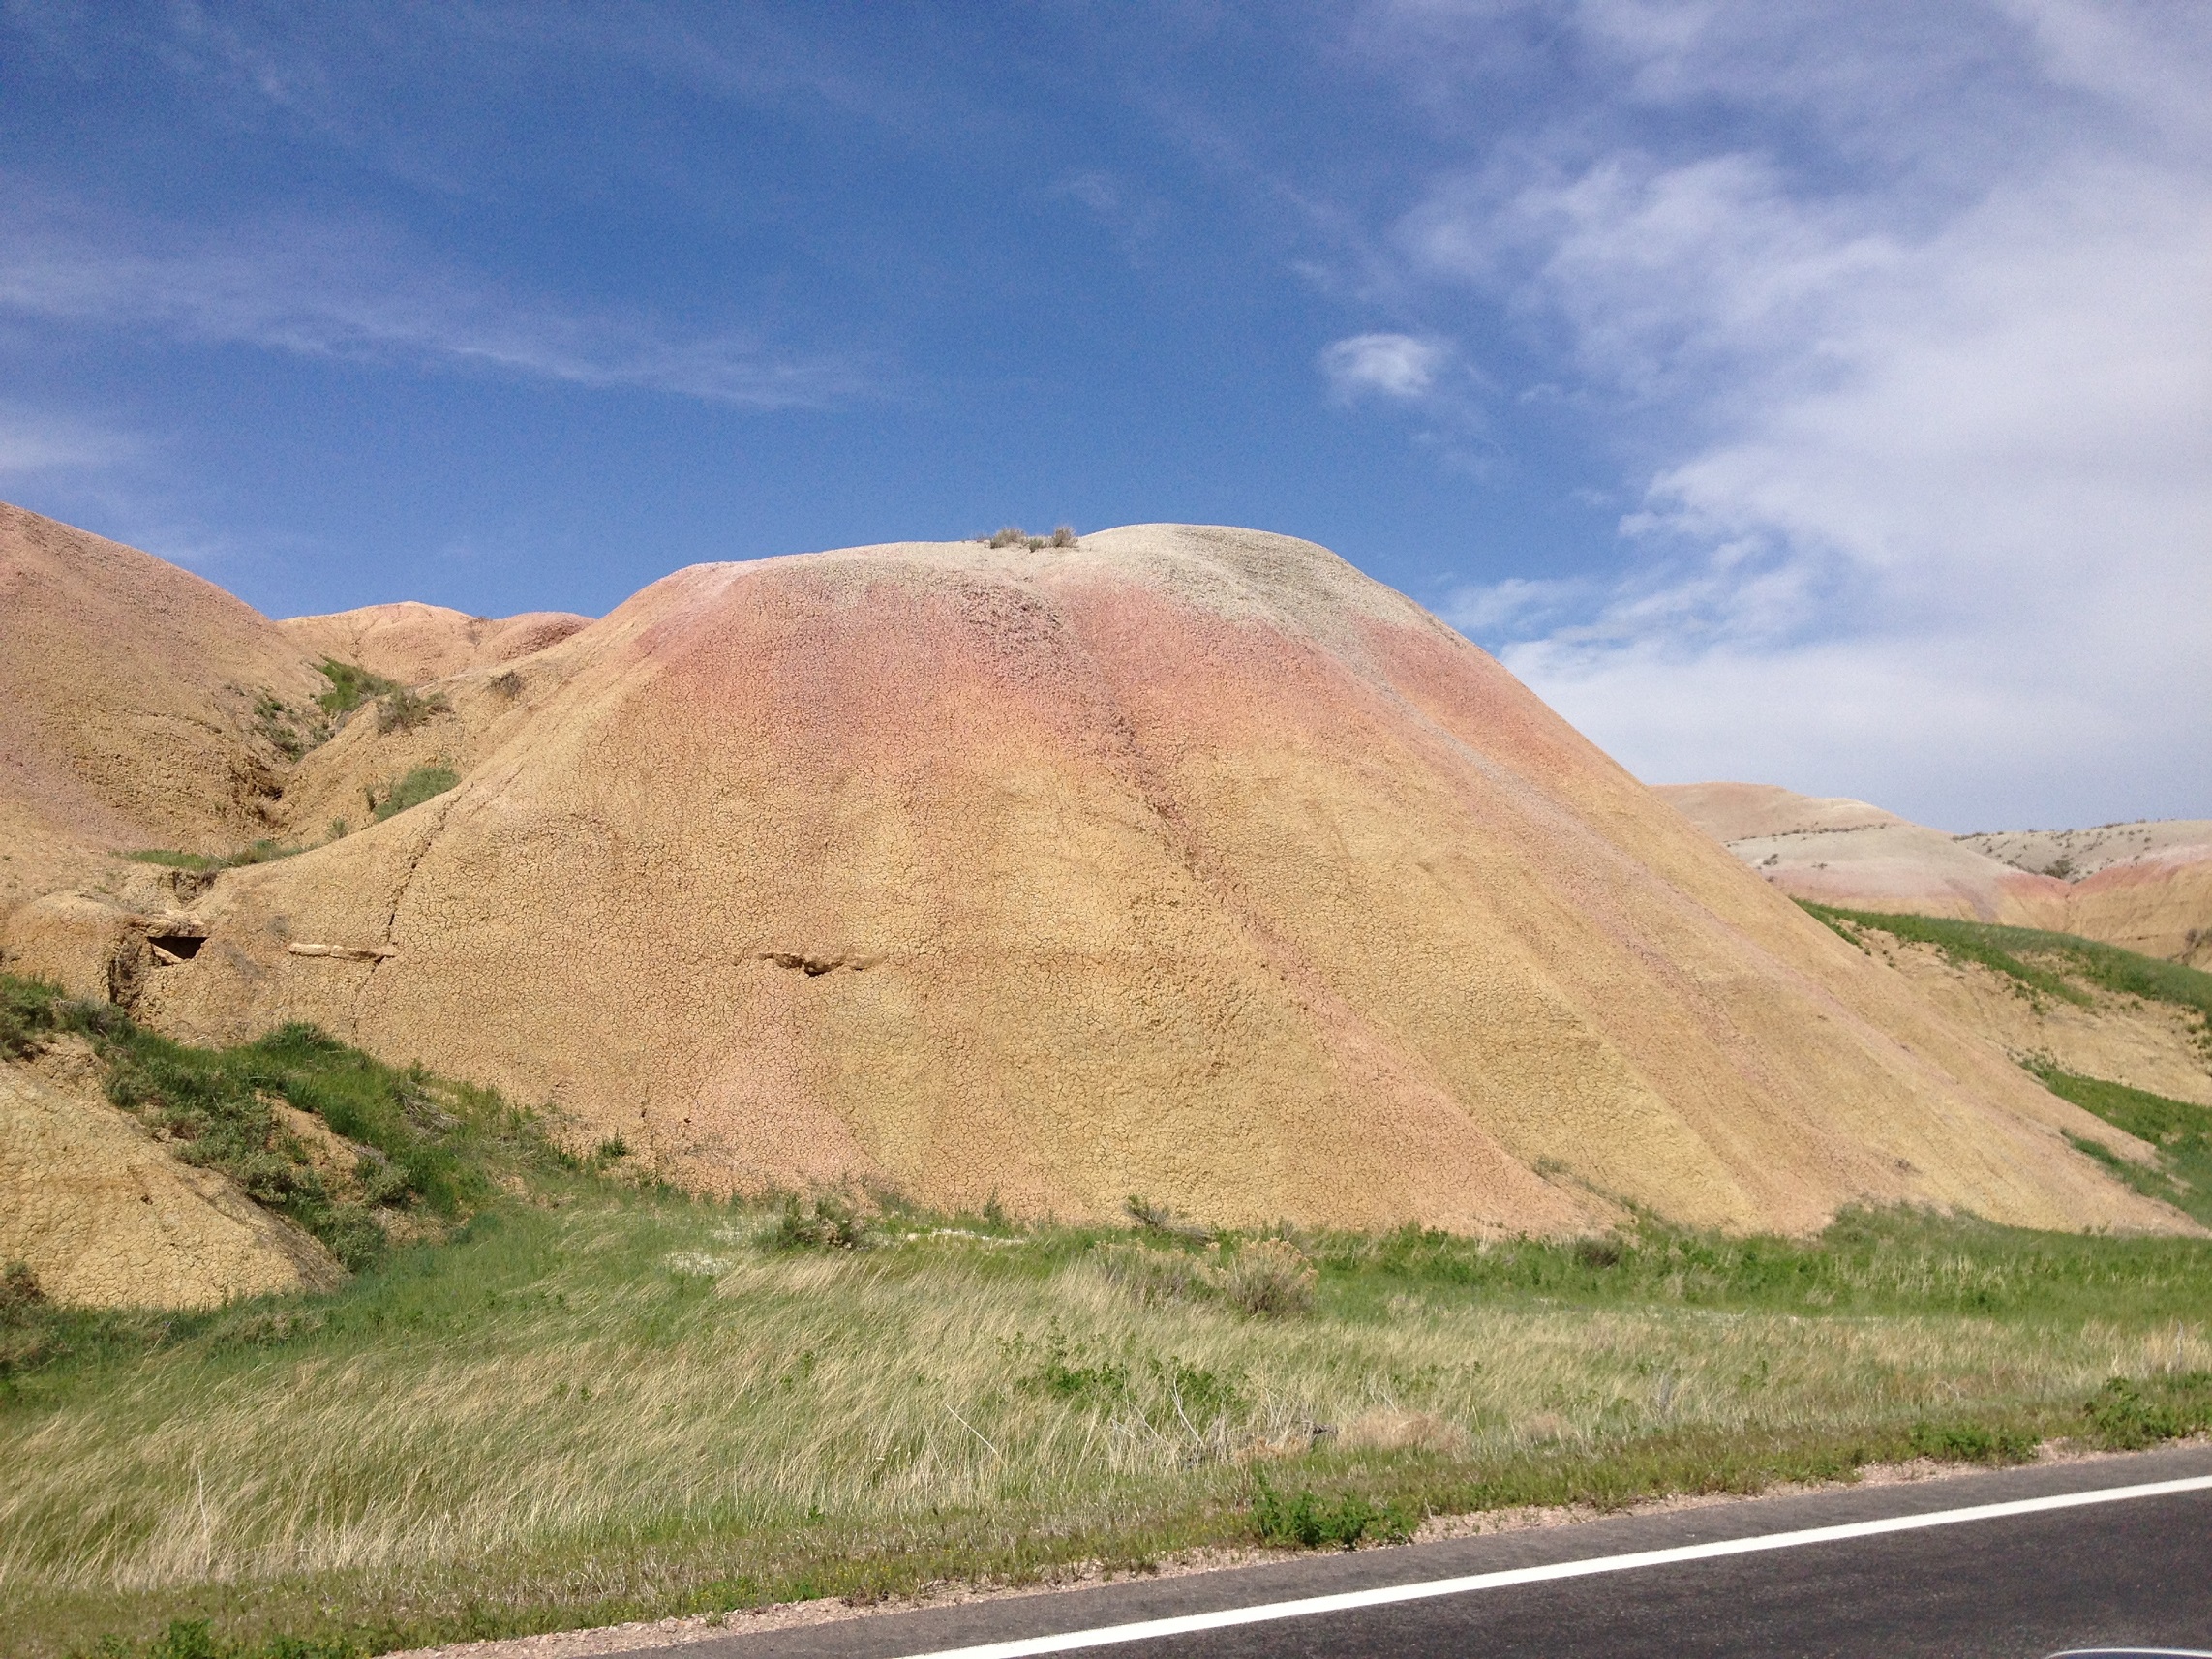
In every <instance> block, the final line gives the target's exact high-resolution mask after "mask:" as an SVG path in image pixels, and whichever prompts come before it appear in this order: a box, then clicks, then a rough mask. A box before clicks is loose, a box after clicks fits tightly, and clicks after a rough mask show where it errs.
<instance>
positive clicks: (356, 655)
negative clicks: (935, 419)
mask: <svg viewBox="0 0 2212 1659" xmlns="http://www.w3.org/2000/svg"><path fill="white" fill-rule="evenodd" d="M590 625H591V618H589V617H576V616H571V615H569V614H568V613H567V612H565V611H530V612H526V613H525V614H524V615H522V616H519V617H500V618H492V617H471V616H469V615H468V614H466V613H465V612H461V611H454V610H448V609H447V608H446V607H445V606H443V605H424V604H420V603H417V602H416V601H414V600H411V599H409V600H406V601H403V602H401V603H399V604H396V605H367V606H363V607H362V608H361V609H360V610H358V611H340V612H337V613H335V614H333V615H331V616H327V617H294V618H291V619H290V620H288V621H286V622H283V623H280V624H279V626H281V627H282V628H283V629H284V631H285V633H286V635H287V636H288V638H289V639H291V640H292V641H293V643H294V644H296V645H297V646H298V648H299V649H301V650H302V651H304V652H305V653H306V654H307V655H308V656H309V657H310V658H312V659H314V660H316V661H320V660H321V659H322V658H324V657H333V658H335V659H337V660H338V661H340V662H349V663H352V664H354V665H355V666H356V667H360V668H365V669H367V670H368V671H369V672H370V673H371V674H379V675H382V676H383V677H384V678H385V679H395V680H398V681H399V682H400V683H401V684H402V685H419V684H421V683H422V682H424V681H425V680H431V679H445V678H446V677H447V676H448V675H455V674H466V673H467V672H468V671H469V670H470V669H473V668H494V667H499V666H500V665H503V664H506V663H510V662H513V661H514V660H516V659H517V658H518V657H525V656H529V655H530V653H531V652H533V651H540V650H543V649H545V648H546V647H548V646H553V645H559V644H560V643H561V641H562V640H564V639H566V638H568V636H569V635H571V634H573V633H575V632H576V631H577V630H578V629H580V628H586V627H589V626H590Z"/></svg>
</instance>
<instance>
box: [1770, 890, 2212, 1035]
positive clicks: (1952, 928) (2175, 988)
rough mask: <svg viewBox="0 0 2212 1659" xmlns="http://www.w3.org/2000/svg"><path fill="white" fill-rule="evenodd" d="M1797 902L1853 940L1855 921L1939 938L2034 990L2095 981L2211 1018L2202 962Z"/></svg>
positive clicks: (1974, 924) (2042, 934) (2081, 996)
mask: <svg viewBox="0 0 2212 1659" xmlns="http://www.w3.org/2000/svg"><path fill="white" fill-rule="evenodd" d="M1798 902H1799V903H1800V904H1802V905H1803V907H1804V908H1805V909H1806V910H1808V911H1810V912H1811V913H1812V914H1813V915H1815V916H1817V917H1819V918H1820V919H1821V920H1823V921H1825V922H1827V923H1828V924H1829V925H1830V926H1831V927H1833V928H1835V930H1836V931H1837V932H1838V933H1841V934H1842V935H1843V936H1844V937H1845V938H1846V939H1850V938H1852V937H1853V935H1852V931H1851V930H1852V928H1853V927H1873V928H1878V929H1880V930H1881V931H1882V932H1884V933H1887V934H1889V935H1891V936H1892V937H1893V938H1896V939H1904V940H1910V941H1913V942H1915V943H1919V944H1926V945H1933V946H1935V947H1937V948H1938V949H1939V950H1942V951H1943V952H1944V954H1946V955H1947V956H1950V957H1952V958H1953V959H1954V960H1958V961H1968V962H1979V963H1980V964H1981V965H1982V966H1984V967H1985V968H1993V969H1995V970H1996V971H1997V972H1998V973H2000V974H2003V975H2005V976H2006V977H2007V978H2009V979H2012V980H2016V981H2017V982H2019V983H2020V984H2022V985H2024V986H2026V987H2028V988H2030V989H2032V990H2036V991H2041V992H2045V993H2046V994H2048V995H2052V996H2057V997H2063V998H2065V999H2066V1000H2068V1001H2070V1002H2083V1001H2086V1000H2087V998H2086V995H2085V993H2084V992H2083V990H2082V989H2081V987H2082V986H2083V985H2094V986H2096V987H2098V988H2099V989H2102V990H2107V991H2117V992H2120V993H2122V994H2124V995H2128V996H2136V997H2142V998H2145V999H2146V1000H2148V1001H2152V1002H2164V1003H2171V1004H2172V1005H2173V1006H2175V1007H2176V1008H2183V1009H2189V1010H2194V1011H2195V1012H2196V1013H2197V1014H2198V1015H2199V1016H2201V1017H2202V1018H2203V1019H2204V1020H2205V1021H2206V1022H2207V1024H2208V1025H2212V974H2207V973H2205V972H2204V971H2203V970H2202V969H2200V968H2185V967H2183V966H2182V965H2181V964H2180V963H2179V962H2167V961H2162V960H2161V959H2159V958H2158V957H2156V956H2144V955H2139V954H2138V953H2136V951H2134V950H2122V949H2121V948H2120V947H2119V946H2117V945H2106V944H2103V943H2101V942H2100V941H2098V940H2095V939H2083V938H2081V937H2079V936H2078V935H2076V934H2073V933H2051V932H2047V931H2045V930H2044V929H2042V928H2038V927H2005V926H2001V925H1999V924H1998V923H1996V922H1992V921H1960V920H1954V919H1953V918H1950V917H1937V916H1893V915H1889V914H1887V913H1883V912H1876V911H1864V910H1842V909H1838V908H1837V907H1835V906H1834V905H1827V904H1814V903H1812V902H1811V901H1810V900H1807V899H1800V900H1799V901H1798ZM1839 924H1840V925H1839Z"/></svg>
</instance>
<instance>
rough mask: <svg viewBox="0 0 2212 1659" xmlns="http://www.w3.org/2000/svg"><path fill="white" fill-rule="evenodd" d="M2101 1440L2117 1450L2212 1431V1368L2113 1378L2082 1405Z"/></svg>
mask: <svg viewBox="0 0 2212 1659" xmlns="http://www.w3.org/2000/svg"><path fill="white" fill-rule="evenodd" d="M2082 1415H2083V1416H2085V1417H2087V1418H2088V1419H2089V1426H2090V1429H2091V1431H2092V1433H2094V1435H2095V1437H2096V1439H2097V1441H2098V1442H2099V1444H2101V1445H2103V1446H2105V1447H2106V1448H2108V1449H2109V1450H2112V1451H2115V1452H2133V1451H2138V1450H2140V1449H2141V1448H2142V1447H2144V1446H2155V1445H2157V1444H2159V1443H2160V1442H2161V1441H2164V1440H2178V1439H2180V1438H2181V1437H2182V1436H2183V1435H2185V1434H2196V1433H2201V1432H2203V1431H2204V1430H2206V1429H2212V1372H2201V1371H2197V1372H2186V1373H2184V1374H2181V1375H2178V1376H2164V1377H2146V1378H2145V1379H2144V1380H2142V1381H2141V1382H2131V1381H2130V1380H2128V1379H2127V1378H2126V1377H2119V1376H2116V1377H2113V1378H2112V1379H2111V1380H2110V1381H2109V1382H2107V1383H2106V1384H2105V1386H2104V1387H2103V1388H2102V1389H2100V1390H2099V1391H2098V1392H2097V1395H2096V1397H2095V1398H2094V1399H2092V1400H2091V1401H2090V1402H2089V1403H2088V1404H2087V1405H2086V1406H2084V1407H2083V1408H2082Z"/></svg>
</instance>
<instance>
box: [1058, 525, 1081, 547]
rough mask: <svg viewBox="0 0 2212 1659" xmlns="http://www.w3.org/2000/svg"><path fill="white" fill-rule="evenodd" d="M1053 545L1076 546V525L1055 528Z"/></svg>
mask: <svg viewBox="0 0 2212 1659" xmlns="http://www.w3.org/2000/svg"><path fill="white" fill-rule="evenodd" d="M1052 545H1053V546H1054V547H1074V546H1075V545H1076V527H1075V526H1074V525H1062V526H1061V527H1060V528H1058V529H1056V530H1054V531H1053V532H1052Z"/></svg>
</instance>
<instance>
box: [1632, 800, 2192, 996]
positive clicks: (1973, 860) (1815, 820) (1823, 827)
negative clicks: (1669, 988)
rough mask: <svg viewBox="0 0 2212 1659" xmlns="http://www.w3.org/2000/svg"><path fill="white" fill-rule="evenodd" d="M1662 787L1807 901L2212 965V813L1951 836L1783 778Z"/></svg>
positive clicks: (1702, 824)
mask: <svg viewBox="0 0 2212 1659" xmlns="http://www.w3.org/2000/svg"><path fill="white" fill-rule="evenodd" d="M1656 793H1657V794H1658V795H1659V796H1660V797H1662V798H1663V799H1666V800H1667V801H1669V802H1670V803H1671V804H1673V805H1674V806H1675V807H1676V809H1677V810H1679V811H1680V812H1682V814H1683V816H1685V817H1686V818H1688V819H1689V820H1690V822H1691V823H1693V824H1695V825H1697V827H1698V828H1699V829H1703V830H1704V831H1705V832H1706V833H1707V834H1709V835H1711V836H1712V838H1713V839H1714V840H1716V841H1719V842H1721V843H1722V844H1723V845H1725V846H1726V847H1727V848H1728V849H1729V851H1730V852H1732V853H1734V854H1735V855H1736V856H1737V857H1738V858H1739V859H1741V860H1743V862H1745V863H1746V864H1749V865H1750V866H1751V867H1752V868H1753V869H1755V870H1757V871H1759V873H1760V874H1762V875H1764V876H1765V877H1767V879H1768V880H1769V881H1771V882H1773V884H1774V885H1775V886H1776V887H1778V888H1780V889H1781V890H1783V891H1784V892H1787V893H1789V894H1791V895H1792V896H1793V897H1797V898H1806V899H1812V900H1815V901H1817V902H1819V903H1822V904H1833V905H1841V906H1843V907H1845V908H1847V909H1855V910H1873V911H1899V912H1905V913H1908V914H1914V915H1923V916H1954V917H1960V918H1966V919H1971V920H1978V921H1998V922H2004V923H2007V924H2010V925H2013V926H2018V927H2043V928H2049V929H2051V930H2053V931H2055V932H2061V933H2077V934H2080V935H2081V936H2082V937H2083V938H2087V939H2101V940H2103V941H2105V942H2106V944H2111V945H2120V946H2124V947H2126V948H2127V949H2128V950H2138V951H2140V952H2142V953H2143V954H2144V955H2146V956H2164V957H2167V958H2168V959H2169V960H2172V961H2177V962H2183V963H2187V964H2189V965H2190V966H2193V967H2204V966H2207V965H2212V820H2202V819H2197V820H2167V821H2163V822H2153V823H2141V824H2109V825H2105V826H2103V827H2101V828H2099V829H2063V830H2028V831H2011V832H1999V833H1993V834H1977V835H1947V834H1945V833H1944V832H1943V831H1942V830H1940V829H1928V828H1927V827H1926V826H1924V825H1921V824H1914V823H1911V822H1910V821H1908V820H1906V819H1903V818H1899V817H1897V816H1896V815H1895V814H1894V813H1890V812H1885V811H1883V810H1882V809H1881V808H1880V807H1877V806H1869V805H1867V804H1866V802H1864V801H1863V800H1844V799H1824V798H1820V797H1814V796H1806V795H1797V794H1794V793H1792V792H1791V791H1789V790H1786V789H1777V788H1775V787H1773V785H1770V784H1754V783H1693V784H1677V785H1664V786H1661V787H1660V788H1659V789H1658V790H1657V791H1656Z"/></svg>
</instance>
